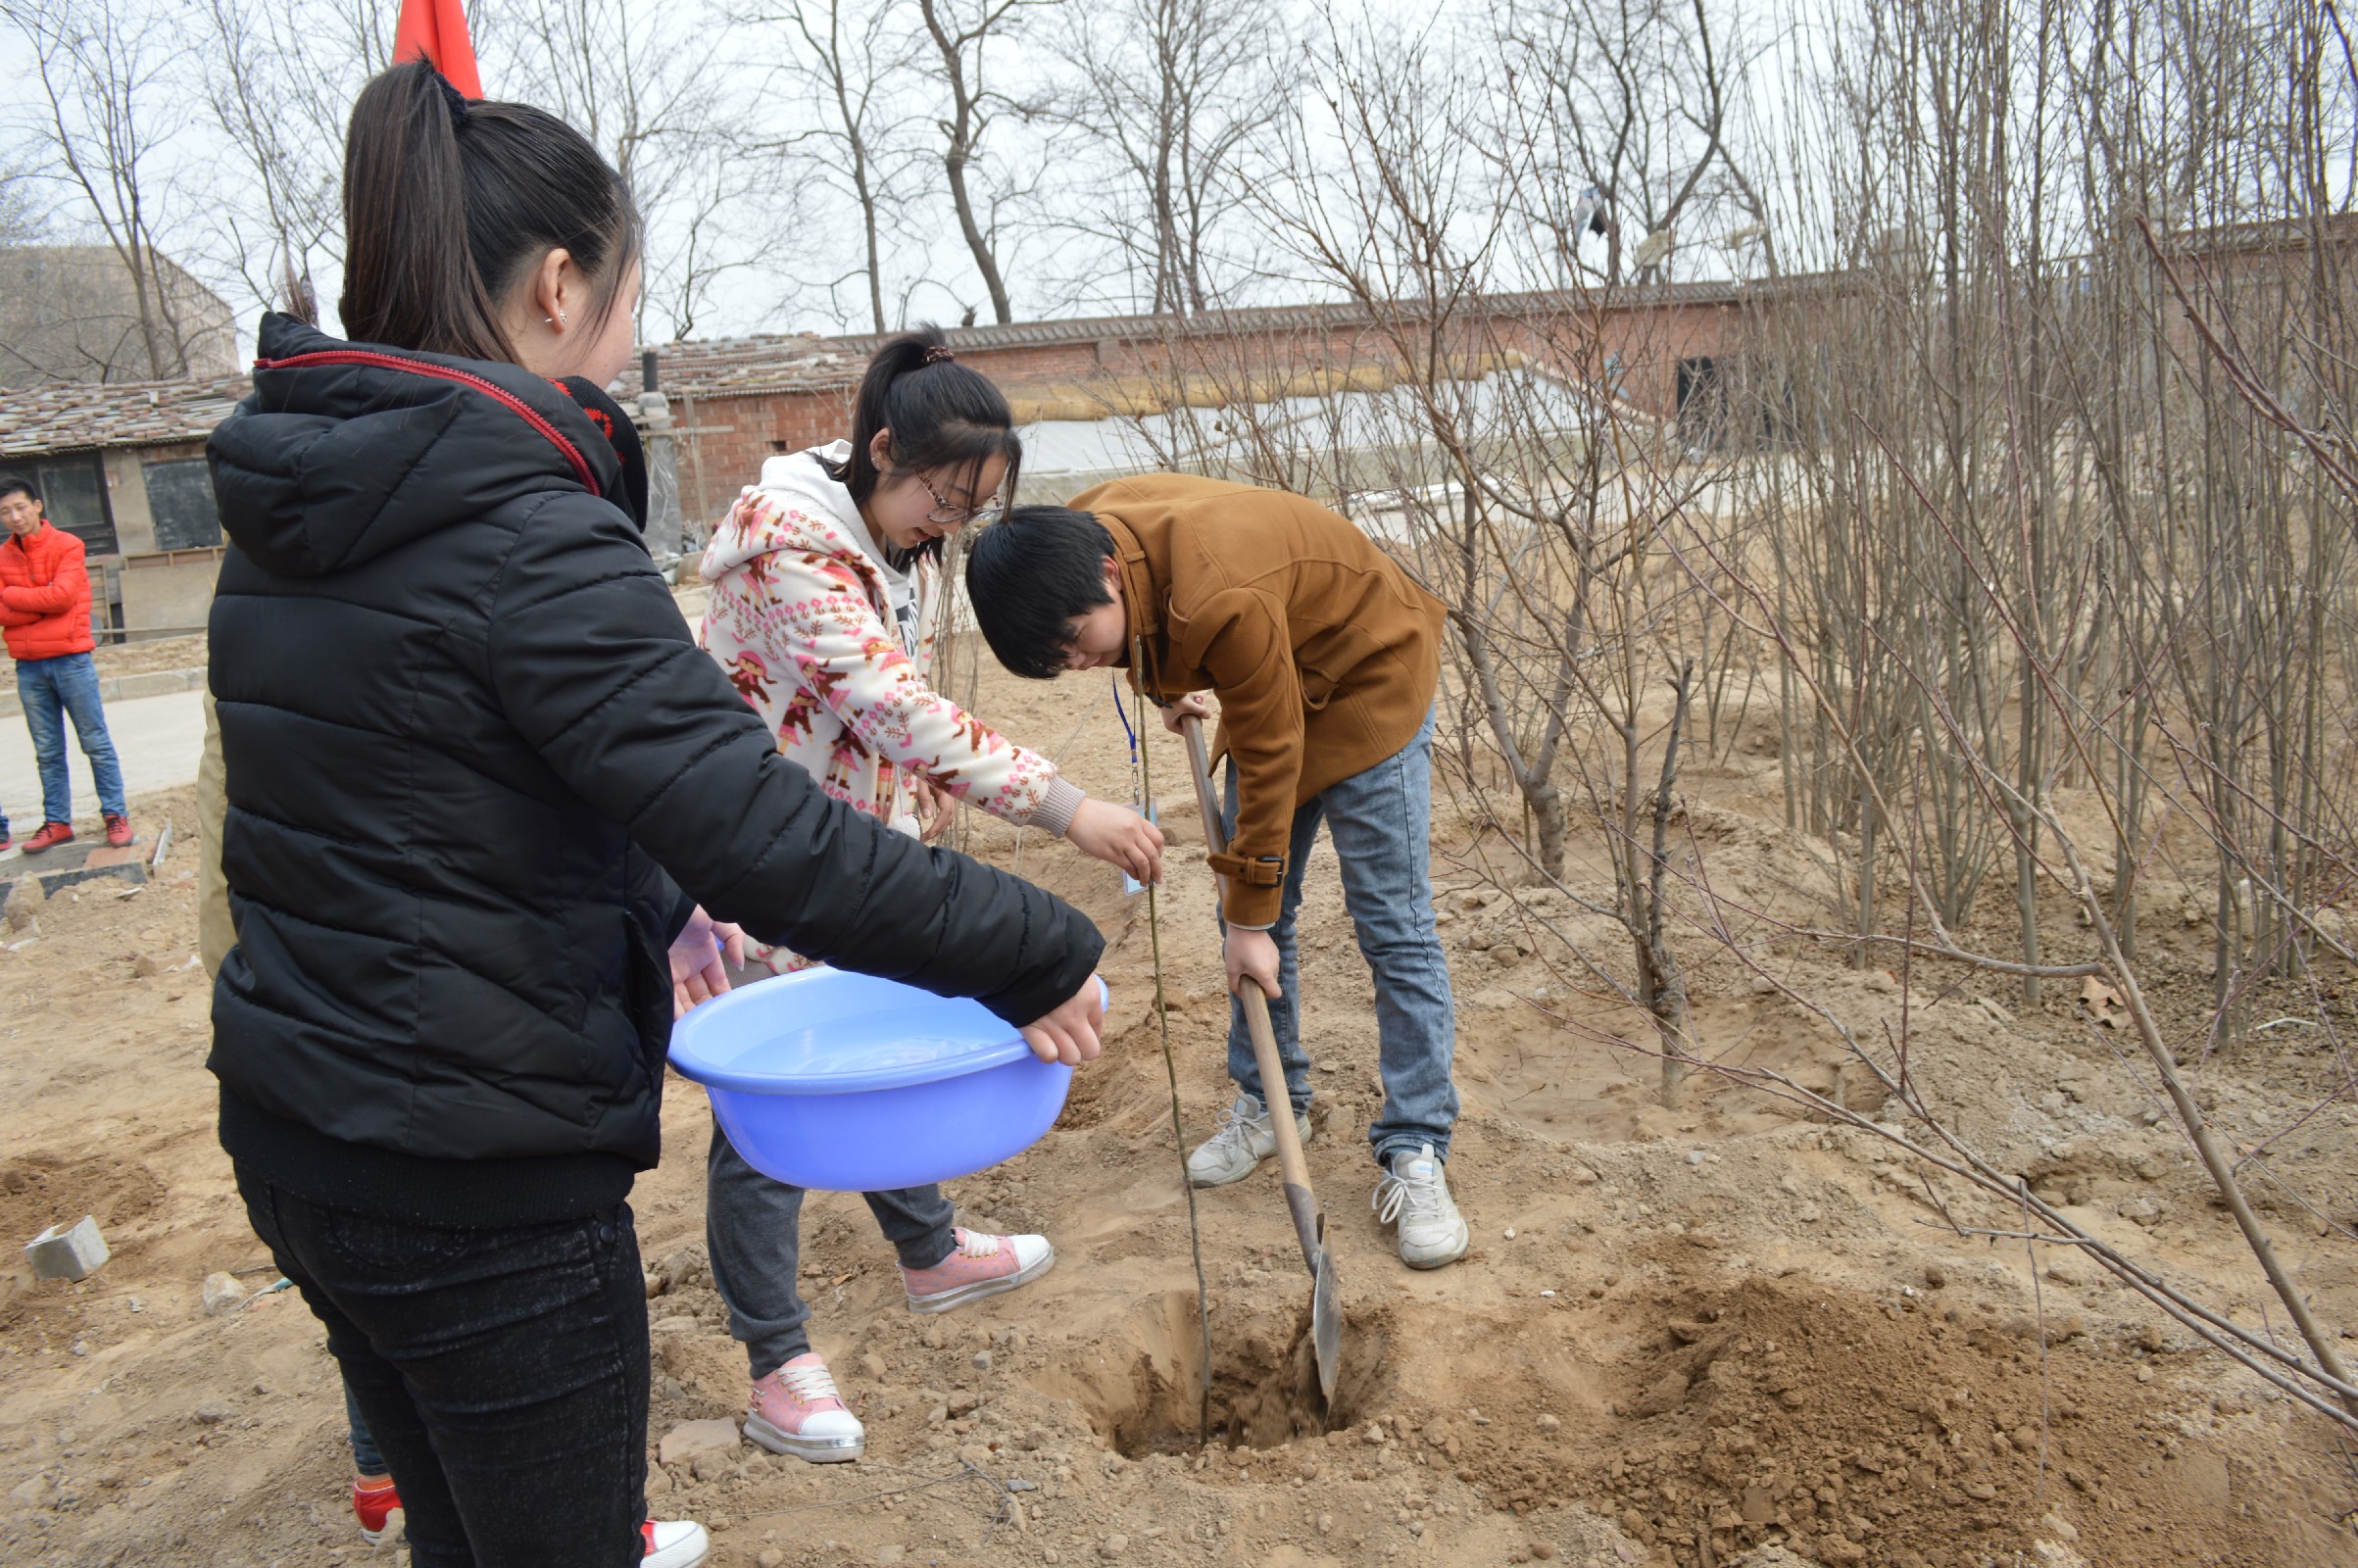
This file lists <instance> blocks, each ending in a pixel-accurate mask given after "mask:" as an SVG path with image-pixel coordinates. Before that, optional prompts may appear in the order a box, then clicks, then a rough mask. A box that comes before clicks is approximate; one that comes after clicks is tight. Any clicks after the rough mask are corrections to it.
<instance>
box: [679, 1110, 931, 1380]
mask: <svg viewBox="0 0 2358 1568" xmlns="http://www.w3.org/2000/svg"><path fill="white" fill-rule="evenodd" d="M860 1197H862V1198H864V1199H866V1200H867V1204H868V1209H869V1211H870V1212H871V1213H873V1214H874V1215H875V1216H876V1227H877V1229H879V1230H881V1231H883V1232H884V1239H885V1240H886V1241H888V1242H890V1243H892V1244H893V1250H894V1251H895V1252H897V1253H899V1254H900V1258H901V1266H902V1267H903V1268H931V1267H933V1266H934V1265H935V1264H936V1263H939V1262H940V1261H941V1260H942V1259H944V1258H946V1257H948V1256H949V1255H950V1254H951V1253H952V1252H953V1251H955V1250H957V1248H958V1238H957V1237H955V1236H953V1235H952V1234H951V1222H952V1221H953V1220H954V1219H955V1218H956V1216H957V1210H956V1209H955V1208H954V1207H953V1206H952V1204H951V1202H950V1200H949V1199H947V1198H944V1197H943V1196H942V1190H941V1188H939V1187H907V1188H903V1189H901V1190H899V1191H897V1192H890V1193H862V1194H860ZM802 1213H803V1189H802V1188H800V1187H790V1186H788V1185H787V1184H786V1183H784V1182H780V1181H772V1180H771V1179H770V1178H768V1177H767V1176H764V1175H762V1174H761V1172H760V1171H758V1170H756V1169H754V1168H753V1166H751V1165H749V1164H747V1163H746V1162H745V1156H744V1155H742V1154H740V1153H738V1152H737V1150H736V1147H735V1146H734V1145H732V1144H731V1143H730V1142H729V1140H728V1134H726V1133H724V1132H722V1131H721V1130H720V1123H719V1122H718V1121H717V1120H715V1121H714V1122H713V1123H712V1152H711V1153H710V1154H709V1155H708V1156H707V1158H706V1161H705V1211H704V1242H705V1251H706V1253H707V1255H708V1256H709V1257H710V1258H711V1259H712V1284H713V1285H714V1286H715V1287H717V1288H718V1289H719V1291H720V1299H721V1300H722V1301H724V1302H726V1303H727V1305H728V1309H729V1333H730V1335H731V1336H732V1337H734V1338H736V1339H738V1340H740V1341H743V1342H744V1345H745V1355H746V1360H747V1361H748V1362H749V1363H750V1364H751V1367H752V1371H753V1375H754V1379H755V1381H757V1382H759V1381H760V1380H761V1379H762V1378H765V1377H767V1376H769V1374H770V1373H772V1372H774V1371H776V1370H777V1369H778V1368H779V1367H781V1366H783V1365H785V1364H786V1363H787V1362H788V1361H791V1360H793V1359H794V1358H795V1357H796V1356H798V1355H801V1354H802V1353H803V1352H804V1351H806V1350H808V1349H810V1348H811V1336H810V1334H809V1333H808V1332H806V1330H805V1327H804V1326H805V1325H806V1324H808V1323H809V1322H810V1321H811V1307H810V1304H809V1303H808V1302H806V1301H805V1300H804V1299H803V1298H802V1296H801V1294H800V1293H798V1292H797V1291H796V1290H795V1288H794V1280H795V1274H796V1272H797V1271H798V1269H799V1267H800V1265H801V1260H802Z"/></svg>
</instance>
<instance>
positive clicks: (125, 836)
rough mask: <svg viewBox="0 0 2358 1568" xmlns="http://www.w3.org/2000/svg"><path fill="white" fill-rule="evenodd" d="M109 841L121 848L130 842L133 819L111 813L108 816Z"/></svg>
mask: <svg viewBox="0 0 2358 1568" xmlns="http://www.w3.org/2000/svg"><path fill="white" fill-rule="evenodd" d="M107 842H108V843H109V844H112V845H113V846H115V848H117V849H119V850H120V849H122V848H123V846H124V845H125V844H128V843H130V842H131V819H130V818H129V817H127V816H113V815H110V816H109V817H108V818H107Z"/></svg>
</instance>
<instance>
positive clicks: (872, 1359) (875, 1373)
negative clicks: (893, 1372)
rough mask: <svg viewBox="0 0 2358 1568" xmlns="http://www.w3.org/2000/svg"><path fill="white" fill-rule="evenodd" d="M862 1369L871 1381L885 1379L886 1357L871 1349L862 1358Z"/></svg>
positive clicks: (880, 1381)
mask: <svg viewBox="0 0 2358 1568" xmlns="http://www.w3.org/2000/svg"><path fill="white" fill-rule="evenodd" d="M860 1371H862V1372H864V1373H866V1374H867V1376H868V1381H869V1382H870V1383H882V1382H883V1381H884V1357H883V1356H881V1355H878V1354H877V1353H876V1352H875V1351H873V1350H869V1351H867V1352H866V1353H865V1354H863V1355H861V1356H860Z"/></svg>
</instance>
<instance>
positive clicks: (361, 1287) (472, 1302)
mask: <svg viewBox="0 0 2358 1568" xmlns="http://www.w3.org/2000/svg"><path fill="white" fill-rule="evenodd" d="M237 1189H238V1192H239V1193H240V1195H242V1196H243V1197H244V1199H245V1201H246V1213H247V1215H248V1217H249V1218H251V1219H252V1221H253V1223H254V1233H255V1234H256V1235H257V1236H259V1237H261V1238H262V1240H263V1242H264V1243H265V1244H266V1245H267V1246H268V1247H269V1248H270V1253H271V1256H272V1257H273V1258H274V1259H275V1260H276V1262H277V1264H278V1267H279V1270H280V1271H281V1272H282V1273H284V1274H285V1275H286V1277H287V1278H288V1279H290V1280H293V1281H294V1282H295V1285H296V1287H297V1288H298V1289H300V1290H301V1291H302V1292H303V1298H304V1299H305V1300H306V1301H308V1302H310V1303H311V1309H312V1311H313V1312H315V1313H317V1314H318V1315H319V1321H320V1322H322V1323H324V1324H326V1325H327V1348H328V1349H330V1350H331V1351H333V1352H334V1353H335V1357H336V1359H337V1360H338V1361H339V1362H341V1363H342V1365H343V1369H344V1383H345V1386H346V1388H348V1389H349V1390H350V1391H351V1396H352V1398H353V1400H354V1401H355V1403H356V1404H357V1405H358V1406H359V1409H360V1412H361V1414H362V1415H364V1416H365V1417H367V1419H368V1431H369V1433H370V1435H371V1436H373V1437H374V1438H375V1439H376V1446H378V1447H379V1448H381V1449H383V1450H384V1455H385V1459H386V1461H387V1462H388V1463H389V1464H390V1465H391V1467H392V1472H393V1481H394V1484H395V1485H396V1486H397V1487H399V1488H400V1490H401V1501H402V1506H403V1508H405V1509H406V1510H407V1511H408V1525H409V1539H410V1555H411V1561H412V1562H413V1563H414V1564H415V1565H416V1568H545V1565H554V1564H564V1565H565V1568H626V1565H630V1564H636V1563H637V1562H639V1561H640V1560H641V1556H642V1553H643V1550H644V1544H643V1542H642V1540H641V1538H640V1535H639V1526H640V1523H641V1521H643V1520H644V1519H645V1517H646V1513H647V1508H646V1494H647V1392H648V1391H647V1385H648V1366H647V1293H646V1284H645V1280H644V1278H643V1276H642V1275H641V1273H640V1270H639V1243H638V1235H637V1233H636V1232H635V1231H634V1230H633V1229H632V1228H631V1216H630V1207H629V1205H628V1204H626V1203H625V1204H617V1205H615V1207H614V1208H613V1209H611V1210H609V1211H608V1212H606V1213H603V1214H600V1215H597V1216H595V1217H593V1218H589V1219H579V1220H561V1221H558V1222H557V1223H554V1224H548V1225H527V1226H517V1227H512V1228H508V1229H499V1230H467V1229H461V1228H458V1227H454V1226H443V1225H421V1224H417V1223H414V1222H412V1221H408V1220H392V1219H379V1218H376V1217H374V1216H372V1215H366V1214H355V1213H351V1212H348V1211H346V1210H342V1209H335V1208H327V1207H323V1206H321V1205H319V1204H317V1203H314V1202H311V1201H308V1200H305V1199H301V1198H297V1197H295V1196H294V1195H293V1194H291V1193H288V1192H286V1191H285V1190H283V1189H281V1188H278V1187H274V1186H272V1185H271V1184H270V1183H269V1182H267V1181H263V1180H261V1179H259V1178H257V1177H254V1176H251V1175H249V1174H248V1173H247V1172H246V1171H245V1170H244V1169H242V1168H241V1169H240V1170H239V1171H238V1173H237Z"/></svg>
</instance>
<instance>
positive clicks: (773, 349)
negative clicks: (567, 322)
mask: <svg viewBox="0 0 2358 1568" xmlns="http://www.w3.org/2000/svg"><path fill="white" fill-rule="evenodd" d="M852 341H855V340H851V339H845V338H824V337H818V336H815V335H814V334H812V333H810V332H797V333H792V334H784V333H781V334H778V335H774V336H758V337H718V338H706V339H701V340H694V341H690V342H686V343H669V344H665V345H664V346H663V347H662V348H660V349H658V350H656V378H657V379H658V380H659V381H661V382H662V383H663V391H664V393H665V394H666V395H668V396H671V397H679V396H681V395H682V394H685V395H687V396H689V397H698V398H703V397H750V396H755V395H758V394H761V393H764V392H811V391H817V390H820V389H822V388H826V387H841V386H850V385H852V384H853V383H855V382H857V381H858V380H859V379H860V369H861V368H863V367H864V366H865V365H866V363H867V352H866V351H865V350H861V349H855V348H850V347H847V346H846V345H847V344H848V343H850V342H852ZM625 379H626V380H627V382H628V387H627V389H626V390H628V391H631V392H635V391H637V390H638V384H639V383H638V377H637V371H636V369H635V368H634V369H633V370H632V372H631V374H630V375H629V376H628V377H626V378H625Z"/></svg>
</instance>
